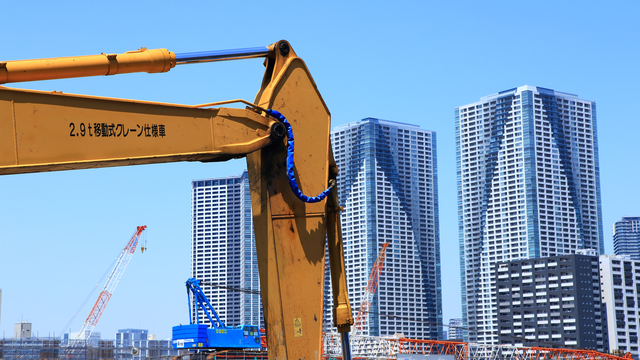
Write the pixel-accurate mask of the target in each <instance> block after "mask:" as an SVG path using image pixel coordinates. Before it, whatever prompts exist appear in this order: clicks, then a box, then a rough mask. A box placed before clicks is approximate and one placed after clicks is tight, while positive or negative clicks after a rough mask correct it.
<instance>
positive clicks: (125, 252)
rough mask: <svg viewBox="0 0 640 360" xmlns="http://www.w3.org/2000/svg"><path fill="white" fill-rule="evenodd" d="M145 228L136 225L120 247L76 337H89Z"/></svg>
mask: <svg viewBox="0 0 640 360" xmlns="http://www.w3.org/2000/svg"><path fill="white" fill-rule="evenodd" d="M146 228H147V226H146V225H143V226H138V228H137V229H136V232H135V233H133V236H132V237H131V240H129V242H128V243H127V246H125V247H124V249H122V252H121V253H120V255H119V256H118V258H117V259H116V264H115V266H114V267H113V270H112V271H111V275H109V278H108V279H107V282H106V283H105V284H104V288H102V292H101V293H100V296H98V300H96V303H95V304H94V305H93V308H92V309H91V312H90V313H89V316H87V320H85V322H84V325H82V329H80V332H79V333H78V339H81V338H83V337H84V338H85V339H89V337H90V336H91V333H92V332H93V329H94V328H95V327H96V324H98V320H100V316H101V315H102V312H103V311H104V309H105V307H106V306H107V303H109V299H111V295H113V291H114V290H115V289H116V286H118V282H120V279H121V278H122V274H124V270H125V269H126V268H127V265H129V261H131V257H132V256H133V253H134V252H135V251H136V246H137V245H138V240H139V239H140V234H142V231H143V230H144V229H146ZM141 250H142V251H144V250H146V248H145V247H142V248H141ZM85 333H86V335H85Z"/></svg>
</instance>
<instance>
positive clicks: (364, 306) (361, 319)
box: [351, 242, 389, 336]
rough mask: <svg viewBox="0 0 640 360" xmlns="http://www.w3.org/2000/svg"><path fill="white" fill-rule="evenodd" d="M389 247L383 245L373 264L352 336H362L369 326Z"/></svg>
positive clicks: (385, 244)
mask: <svg viewBox="0 0 640 360" xmlns="http://www.w3.org/2000/svg"><path fill="white" fill-rule="evenodd" d="M387 246H389V243H388V242H387V243H384V244H382V249H380V253H378V258H377V259H376V261H375V262H374V263H373V268H371V274H370V275H369V282H368V283H367V290H366V291H365V292H364V297H363V298H362V303H360V308H359V309H358V315H357V316H356V321H355V323H354V324H353V331H352V332H351V335H352V336H355V335H358V334H361V333H362V331H363V330H364V327H365V325H366V324H367V318H368V317H369V316H368V315H369V307H371V302H372V301H373V295H375V293H376V289H377V288H378V280H379V279H380V273H381V272H382V269H383V268H384V257H385V254H386V253H387Z"/></svg>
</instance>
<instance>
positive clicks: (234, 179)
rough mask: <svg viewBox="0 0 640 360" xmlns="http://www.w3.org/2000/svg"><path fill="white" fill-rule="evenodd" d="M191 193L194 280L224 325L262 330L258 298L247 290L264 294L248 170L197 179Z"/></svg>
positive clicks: (201, 316) (192, 272)
mask: <svg viewBox="0 0 640 360" xmlns="http://www.w3.org/2000/svg"><path fill="white" fill-rule="evenodd" d="M191 192H192V205H191V215H192V232H191V245H192V246H191V276H192V277H194V278H196V279H198V280H201V281H202V289H203V291H204V292H205V295H206V296H207V297H208V298H209V301H210V302H211V305H212V306H213V307H214V308H215V310H216V312H217V313H218V316H219V317H220V319H221V320H222V321H224V322H225V324H226V325H229V326H238V325H241V324H252V325H259V326H260V327H264V320H263V316H262V303H261V299H260V295H256V294H251V293H248V292H243V290H254V291H260V279H259V275H258V260H257V256H256V247H255V241H254V235H253V218H252V216H251V194H250V191H249V176H248V173H247V171H246V170H245V171H244V172H243V173H242V174H241V175H240V176H229V177H224V178H213V179H203V180H194V181H192V183H191ZM185 280H186V279H185ZM207 284H208V285H207ZM212 284H213V285H212ZM214 285H215V286H214ZM192 314H195V307H194V311H193V312H192ZM194 316H195V315H194ZM198 316H199V317H200V323H204V324H208V323H209V319H208V318H207V317H206V315H205V314H204V313H202V311H200V312H199V313H198Z"/></svg>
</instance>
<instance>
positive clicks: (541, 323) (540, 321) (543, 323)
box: [538, 320, 549, 325]
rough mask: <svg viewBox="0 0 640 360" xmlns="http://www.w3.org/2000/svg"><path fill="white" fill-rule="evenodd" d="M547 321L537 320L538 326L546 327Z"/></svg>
mask: <svg viewBox="0 0 640 360" xmlns="http://www.w3.org/2000/svg"><path fill="white" fill-rule="evenodd" d="M548 323H549V320H538V325H547V324H548Z"/></svg>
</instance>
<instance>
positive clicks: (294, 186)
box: [267, 109, 335, 203]
mask: <svg viewBox="0 0 640 360" xmlns="http://www.w3.org/2000/svg"><path fill="white" fill-rule="evenodd" d="M267 114H269V115H271V116H273V117H274V118H276V119H278V121H280V122H281V123H283V124H284V127H285V128H286V129H287V137H288V139H287V178H288V179H289V186H290V187H291V190H293V193H294V194H295V195H296V196H297V197H298V199H300V200H302V201H304V202H308V203H315V202H319V201H322V200H324V199H325V198H326V197H327V195H329V193H330V192H331V190H332V189H333V187H334V185H335V183H332V184H331V186H329V188H327V189H326V190H325V191H323V192H321V193H320V194H319V195H318V196H312V197H309V196H307V195H305V194H303V193H302V191H301V190H300V188H299V187H298V183H297V182H296V175H295V174H294V172H293V130H291V124H289V122H288V121H287V119H286V118H285V117H284V115H282V114H280V113H279V112H277V111H275V110H271V109H269V110H267Z"/></svg>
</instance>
